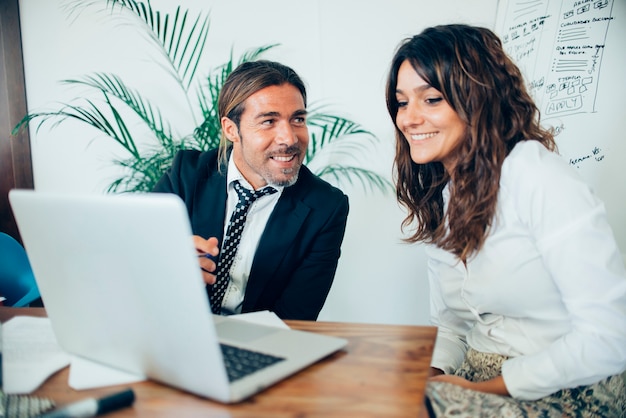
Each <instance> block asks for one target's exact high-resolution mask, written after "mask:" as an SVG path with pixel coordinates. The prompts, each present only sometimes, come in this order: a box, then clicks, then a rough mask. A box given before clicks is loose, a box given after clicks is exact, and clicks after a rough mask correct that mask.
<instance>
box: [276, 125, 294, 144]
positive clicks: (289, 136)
mask: <svg viewBox="0 0 626 418" xmlns="http://www.w3.org/2000/svg"><path fill="white" fill-rule="evenodd" d="M276 142H278V143H279V144H285V145H287V146H290V145H293V144H295V143H297V142H298V136H297V135H296V130H295V129H294V127H293V126H291V124H290V123H289V122H286V121H285V122H281V123H279V124H278V127H277V129H276Z"/></svg>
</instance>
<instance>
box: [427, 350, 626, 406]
mask: <svg viewBox="0 0 626 418" xmlns="http://www.w3.org/2000/svg"><path fill="white" fill-rule="evenodd" d="M507 358H508V357H505V356H501V355H498V354H486V353H481V352H478V351H476V350H473V349H470V350H469V351H468V352H467V354H466V356H465V361H464V362H463V364H462V365H461V367H460V368H459V369H458V370H457V371H456V373H455V375H457V376H460V377H463V378H465V379H467V380H470V381H473V382H481V381H484V380H488V379H492V378H494V377H496V376H498V375H500V371H501V369H502V363H503V362H504V361H505V360H506V359H507ZM426 395H427V397H428V400H429V401H430V406H431V409H432V411H431V412H432V413H434V415H435V416H437V417H455V418H470V417H472V418H474V417H502V418H509V417H511V418H513V417H515V418H535V417H536V418H557V417H558V418H564V417H576V418H578V417H580V418H587V417H589V418H591V417H603V418H624V417H626V384H625V383H624V378H623V377H622V375H615V376H611V377H608V378H606V379H604V380H602V381H600V382H597V383H594V384H593V385H589V386H579V387H576V388H572V389H563V390H560V391H558V392H556V393H553V394H551V395H549V396H546V397H545V398H541V399H538V400H535V401H522V400H517V399H513V398H511V397H507V396H498V395H492V394H488V393H482V392H476V391H473V390H469V389H464V388H462V387H460V386H457V385H453V384H450V383H443V382H429V383H428V386H427V388H426Z"/></svg>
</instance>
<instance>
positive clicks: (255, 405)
mask: <svg viewBox="0 0 626 418" xmlns="http://www.w3.org/2000/svg"><path fill="white" fill-rule="evenodd" d="M14 315H34V316H45V310H44V309H42V308H7V307H0V321H5V320H7V319H9V318H11V317H12V316H14ZM286 322H287V324H288V325H289V326H290V327H291V328H294V329H299V330H304V331H310V332H316V333H320V334H326V335H333V336H338V337H343V338H346V339H347V340H348V345H347V346H346V348H345V349H344V350H342V351H340V352H337V353H335V354H333V355H331V356H329V357H328V358H326V359H324V360H322V361H320V362H319V363H316V364H315V365H313V366H311V367H309V368H307V369H305V370H303V371H301V372H299V373H297V374H296V375H294V376H292V377H290V378H288V379H286V380H284V381H282V382H279V383H278V384H276V385H274V386H272V387H270V388H268V389H266V390H265V391H263V392H261V393H260V394H258V395H256V396H253V397H251V398H249V399H248V400H246V401H243V402H241V403H238V404H234V405H223V404H220V403H216V402H212V401H209V400H206V399H204V398H200V397H198V396H195V395H191V394H188V393H185V392H182V391H180V390H177V389H173V388H170V387H167V386H164V385H162V384H159V383H155V382H152V381H145V382H141V383H135V384H132V385H130V386H131V387H132V388H133V390H134V391H135V395H136V401H135V403H134V405H133V407H132V408H126V409H124V410H121V411H118V412H115V413H112V414H109V415H106V416H107V418H108V417H111V418H114V417H181V418H183V417H184V418H188V417H223V418H228V417H254V418H257V417H258V418H265V417H268V418H269V417H272V418H280V417H418V416H426V414H425V411H424V409H425V408H424V402H423V398H424V388H425V385H426V376H427V374H428V368H429V365H430V360H431V356H432V351H433V347H434V341H435V335H436V329H435V328H434V327H424V326H404V325H376V324H353V323H339V322H309V321H286ZM68 370H69V368H65V369H63V370H61V371H59V372H58V373H56V374H54V375H53V376H52V377H50V378H49V379H48V380H47V381H46V382H45V383H44V384H43V385H42V386H41V387H40V388H39V389H38V390H37V391H36V392H34V393H33V395H39V396H45V397H48V398H51V399H53V400H54V401H55V402H56V404H57V405H58V406H61V405H63V404H65V403H68V402H72V401H77V400H80V399H83V398H85V397H89V396H94V397H100V396H105V395H108V394H110V393H113V392H115V391H119V390H121V389H123V388H125V387H126V386H128V385H126V386H117V387H106V388H100V389H96V390H84V391H76V390H73V389H71V388H70V387H69V386H68V384H67V379H68Z"/></svg>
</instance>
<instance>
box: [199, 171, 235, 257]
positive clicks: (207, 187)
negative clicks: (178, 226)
mask: <svg viewBox="0 0 626 418" xmlns="http://www.w3.org/2000/svg"><path fill="white" fill-rule="evenodd" d="M226 195H227V191H226V168H224V171H223V173H222V174H220V173H219V172H218V171H217V169H216V168H215V167H207V177H205V178H203V179H201V180H199V181H198V183H197V184H196V193H195V196H196V199H195V201H194V202H193V206H194V207H193V211H192V213H193V214H194V218H193V220H192V227H193V230H194V231H195V232H196V234H198V235H201V236H203V237H204V238H209V237H216V238H217V239H218V240H219V241H220V245H221V243H222V238H223V235H224V220H225V217H226Z"/></svg>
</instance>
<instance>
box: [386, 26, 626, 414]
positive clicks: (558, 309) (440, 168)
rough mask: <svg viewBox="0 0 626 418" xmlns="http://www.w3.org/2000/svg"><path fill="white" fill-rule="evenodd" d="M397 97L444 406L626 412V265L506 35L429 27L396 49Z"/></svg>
mask: <svg viewBox="0 0 626 418" xmlns="http://www.w3.org/2000/svg"><path fill="white" fill-rule="evenodd" d="M386 94H387V108H388V111H389V114H390V116H391V119H392V121H393V122H394V125H395V128H396V156H395V161H394V168H395V174H396V187H397V199H398V201H399V202H400V203H401V204H402V205H403V206H404V207H405V208H406V209H407V211H408V214H407V217H406V218H405V219H404V221H403V223H402V227H403V229H404V230H406V229H410V230H411V234H410V236H408V237H407V238H406V240H407V241H408V242H411V243H414V242H422V243H424V244H425V245H426V252H427V255H428V277H429V284H430V292H431V296H430V303H431V320H432V323H433V325H435V326H437V327H438V335H437V343H436V346H435V352H434V355H433V360H432V363H431V365H432V368H431V372H432V375H433V376H432V377H431V378H430V381H429V385H428V389H427V393H428V395H429V400H430V402H431V404H432V406H433V408H434V409H435V410H436V411H437V412H440V413H444V414H445V413H446V412H445V411H448V413H450V414H453V412H454V411H457V412H458V409H465V411H466V412H469V415H468V416H479V415H481V414H482V415H485V414H486V415H489V411H491V413H493V414H494V415H492V416H506V415H507V414H512V416H559V417H561V416H618V417H621V416H624V408H625V405H626V388H625V385H624V381H623V379H622V376H621V373H623V372H624V370H625V369H626V272H625V269H624V262H623V259H622V257H621V254H620V252H619V250H618V247H617V244H616V242H615V238H614V236H613V233H612V231H611V228H610V227H609V225H608V222H607V218H606V213H605V209H604V205H603V203H602V202H601V201H599V200H598V198H597V197H596V196H595V195H594V194H593V192H592V191H591V189H590V187H589V186H588V185H587V184H586V183H585V182H584V181H583V180H582V179H581V178H580V177H579V175H578V173H577V172H576V171H575V169H574V168H573V167H571V166H569V165H568V163H567V162H566V161H565V160H563V159H562V158H561V157H560V156H559V155H558V154H557V152H556V150H557V147H556V144H555V141H554V137H553V135H552V133H551V131H550V130H547V129H544V128H542V127H541V125H540V121H539V111H538V109H537V107H536V105H535V103H534V102H533V100H532V98H531V97H530V95H529V94H528V92H527V90H526V88H525V85H524V80H523V78H522V75H521V73H520V70H519V69H518V68H517V67H516V66H515V64H514V63H513V62H512V61H511V59H510V58H509V57H508V56H507V55H506V53H505V52H504V50H503V48H502V44H501V41H500V40H499V38H498V37H497V36H496V35H495V34H494V33H493V32H492V31H490V30H488V29H485V28H480V27H474V26H469V25H443V26H436V27H431V28H427V29H426V30H424V31H423V32H421V33H420V34H418V35H416V36H414V37H412V38H409V39H406V40H405V41H403V42H402V43H401V45H400V46H399V48H398V49H397V51H396V54H395V56H394V57H393V60H392V64H391V69H390V71H389V78H388V82H387V92H386ZM495 411H498V412H495ZM474 414H475V415H474ZM535 414H536V415H535Z"/></svg>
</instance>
